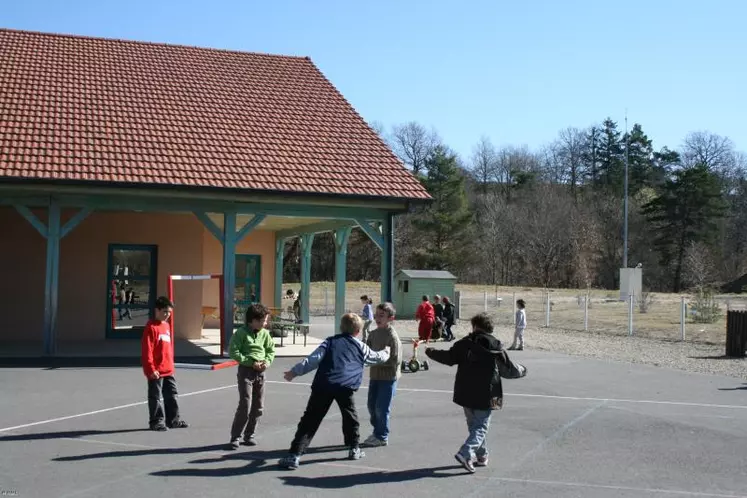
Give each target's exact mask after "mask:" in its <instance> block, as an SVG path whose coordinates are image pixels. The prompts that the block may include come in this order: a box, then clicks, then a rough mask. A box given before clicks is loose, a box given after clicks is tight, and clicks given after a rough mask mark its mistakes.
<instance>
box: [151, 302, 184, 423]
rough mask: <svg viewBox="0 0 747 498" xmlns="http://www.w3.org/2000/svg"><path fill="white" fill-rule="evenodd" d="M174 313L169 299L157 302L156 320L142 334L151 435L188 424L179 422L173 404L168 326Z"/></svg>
mask: <svg viewBox="0 0 747 498" xmlns="http://www.w3.org/2000/svg"><path fill="white" fill-rule="evenodd" d="M173 309H174V303H172V302H171V301H170V300H169V299H168V298H166V297H159V298H158V299H156V309H155V317H154V319H153V320H149V321H148V323H146V324H145V329H144V330H143V341H142V364H143V373H144V374H145V377H146V378H147V379H148V412H149V415H150V420H149V425H150V429H151V430H152V431H165V430H168V429H169V428H171V429H181V428H184V427H188V425H187V423H186V422H185V421H184V420H182V419H181V418H179V404H178V403H177V400H176V395H177V391H176V379H174V345H173V344H172V342H171V329H170V327H169V322H168V319H169V316H171V311H172V310H173ZM162 395H163V401H161V397H162ZM164 407H165V411H164ZM164 415H165V417H164Z"/></svg>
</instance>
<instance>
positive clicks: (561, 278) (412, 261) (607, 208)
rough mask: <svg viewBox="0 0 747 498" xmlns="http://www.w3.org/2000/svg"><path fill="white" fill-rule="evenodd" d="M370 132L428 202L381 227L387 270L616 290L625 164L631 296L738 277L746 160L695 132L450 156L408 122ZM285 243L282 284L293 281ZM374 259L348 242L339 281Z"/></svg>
mask: <svg viewBox="0 0 747 498" xmlns="http://www.w3.org/2000/svg"><path fill="white" fill-rule="evenodd" d="M372 127H373V128H374V129H375V130H376V131H377V133H378V134H379V136H380V137H381V138H382V140H384V141H385V142H386V143H387V144H388V145H389V146H390V147H391V149H392V150H393V151H394V152H395V153H396V154H397V156H398V157H399V158H400V160H401V161H402V162H403V163H404V164H405V165H406V166H407V168H408V169H409V170H410V171H411V172H412V173H413V175H415V176H416V177H417V178H418V179H419V180H420V181H421V182H422V183H423V185H424V186H425V187H426V188H427V189H428V192H429V193H430V194H431V196H432V197H433V202H432V203H430V204H428V205H425V206H420V207H416V208H414V209H413V211H412V212H410V213H407V214H403V215H399V216H397V217H396V218H395V230H396V232H395V259H396V261H395V267H396V268H397V269H400V268H417V269H438V270H449V271H451V272H452V273H454V274H455V275H456V276H457V277H458V278H459V281H460V282H463V283H480V284H492V285H504V286H505V285H520V286H539V287H573V288H603V289H616V288H618V286H619V268H620V267H621V265H622V262H623V261H622V259H623V219H624V205H623V198H624V184H625V164H626V161H627V164H628V184H629V186H628V266H630V267H634V266H637V265H639V264H640V265H641V266H642V267H643V276H644V288H645V289H646V290H649V291H674V292H679V291H683V290H686V289H690V288H698V289H702V288H704V287H716V286H718V285H719V284H721V283H725V282H730V281H732V280H734V279H736V278H737V277H739V276H741V275H743V274H744V273H745V272H747V156H745V154H743V153H741V152H738V151H737V150H735V146H734V144H733V142H732V141H731V140H730V139H729V138H727V137H724V136H720V135H717V134H713V133H710V132H706V131H696V132H692V133H690V134H688V135H687V136H686V137H684V139H683V142H682V144H681V145H680V146H679V147H677V148H669V147H667V146H663V147H661V148H656V147H654V143H653V140H652V139H651V138H649V137H648V135H647V134H646V133H645V132H644V130H643V127H642V126H641V125H640V124H637V123H636V124H634V125H633V126H632V128H631V129H630V130H629V131H628V132H624V131H623V130H620V127H619V125H618V123H616V122H615V121H613V120H612V119H609V118H607V119H605V120H604V121H602V122H601V124H594V125H591V126H589V127H587V128H573V127H570V128H567V129H564V130H561V131H560V132H559V133H558V135H557V137H556V138H555V140H553V141H552V142H550V143H548V144H546V145H545V146H542V147H540V148H538V149H536V150H531V149H529V148H528V147H525V146H508V147H497V146H495V145H494V144H493V142H492V141H491V139H490V138H489V137H486V136H483V137H481V138H480V139H479V140H478V141H477V142H476V144H475V145H474V147H473V150H472V154H471V156H470V157H467V158H465V157H460V156H459V155H458V154H457V153H455V152H454V151H453V150H452V149H450V148H449V147H448V145H447V144H445V143H444V141H443V140H442V139H441V138H440V137H439V135H438V133H437V132H436V131H435V130H433V129H428V128H427V127H425V126H423V125H422V124H420V123H417V122H409V123H403V124H399V125H395V126H392V127H391V129H388V130H387V129H386V128H385V127H384V126H382V125H381V124H378V123H373V124H372ZM297 245H298V244H297V242H296V241H291V242H289V243H288V244H287V245H286V264H285V278H286V279H287V281H297V280H298V275H299V268H298V265H299V257H298V255H299V252H298V247H297ZM379 257H380V256H379V250H378V249H377V248H376V246H375V245H373V244H372V243H371V241H370V240H368V238H367V237H366V235H365V234H364V233H362V232H360V231H358V230H355V231H354V232H353V234H352V236H351V239H350V246H349V249H348V280H378V278H379V275H380V271H379V269H380V266H379V264H380V262H379ZM312 279H313V280H333V279H334V242H333V240H332V237H331V235H330V234H319V235H317V236H316V238H315V242H314V246H313V261H312Z"/></svg>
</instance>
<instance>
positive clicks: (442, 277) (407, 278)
mask: <svg viewBox="0 0 747 498" xmlns="http://www.w3.org/2000/svg"><path fill="white" fill-rule="evenodd" d="M456 280H457V278H456V277H455V276H454V275H452V274H451V273H449V272H448V271H440V270H399V271H398V272H397V273H396V274H395V275H394V292H393V294H394V295H393V298H394V306H395V307H396V308H397V318H400V319H406V320H407V319H410V320H411V319H413V318H415V310H417V309H418V306H419V305H420V303H421V302H422V300H423V295H427V296H428V297H429V298H430V299H431V302H433V296H434V295H436V294H438V295H440V296H441V297H443V296H447V297H448V298H449V299H451V301H452V302H454V286H455V285H456Z"/></svg>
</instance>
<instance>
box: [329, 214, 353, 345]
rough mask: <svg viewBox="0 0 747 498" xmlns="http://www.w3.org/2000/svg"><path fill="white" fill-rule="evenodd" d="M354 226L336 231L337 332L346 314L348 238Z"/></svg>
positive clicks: (334, 235)
mask: <svg viewBox="0 0 747 498" xmlns="http://www.w3.org/2000/svg"><path fill="white" fill-rule="evenodd" d="M351 231H352V227H345V228H340V229H337V230H335V231H334V233H333V237H334V240H335V332H339V330H338V328H337V326H338V325H339V323H340V320H341V319H342V315H344V314H345V283H346V282H347V268H346V266H347V261H348V239H349V238H350V232H351Z"/></svg>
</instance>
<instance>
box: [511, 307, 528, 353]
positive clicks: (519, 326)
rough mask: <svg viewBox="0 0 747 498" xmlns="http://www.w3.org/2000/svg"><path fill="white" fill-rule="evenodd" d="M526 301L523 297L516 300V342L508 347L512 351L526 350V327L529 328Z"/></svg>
mask: <svg viewBox="0 0 747 498" xmlns="http://www.w3.org/2000/svg"><path fill="white" fill-rule="evenodd" d="M525 308H526V303H525V302H524V300H523V299H519V300H517V301H516V325H515V328H514V342H513V344H511V347H510V348H508V349H509V350H511V351H522V350H524V329H526V328H527V312H526V309H525Z"/></svg>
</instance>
